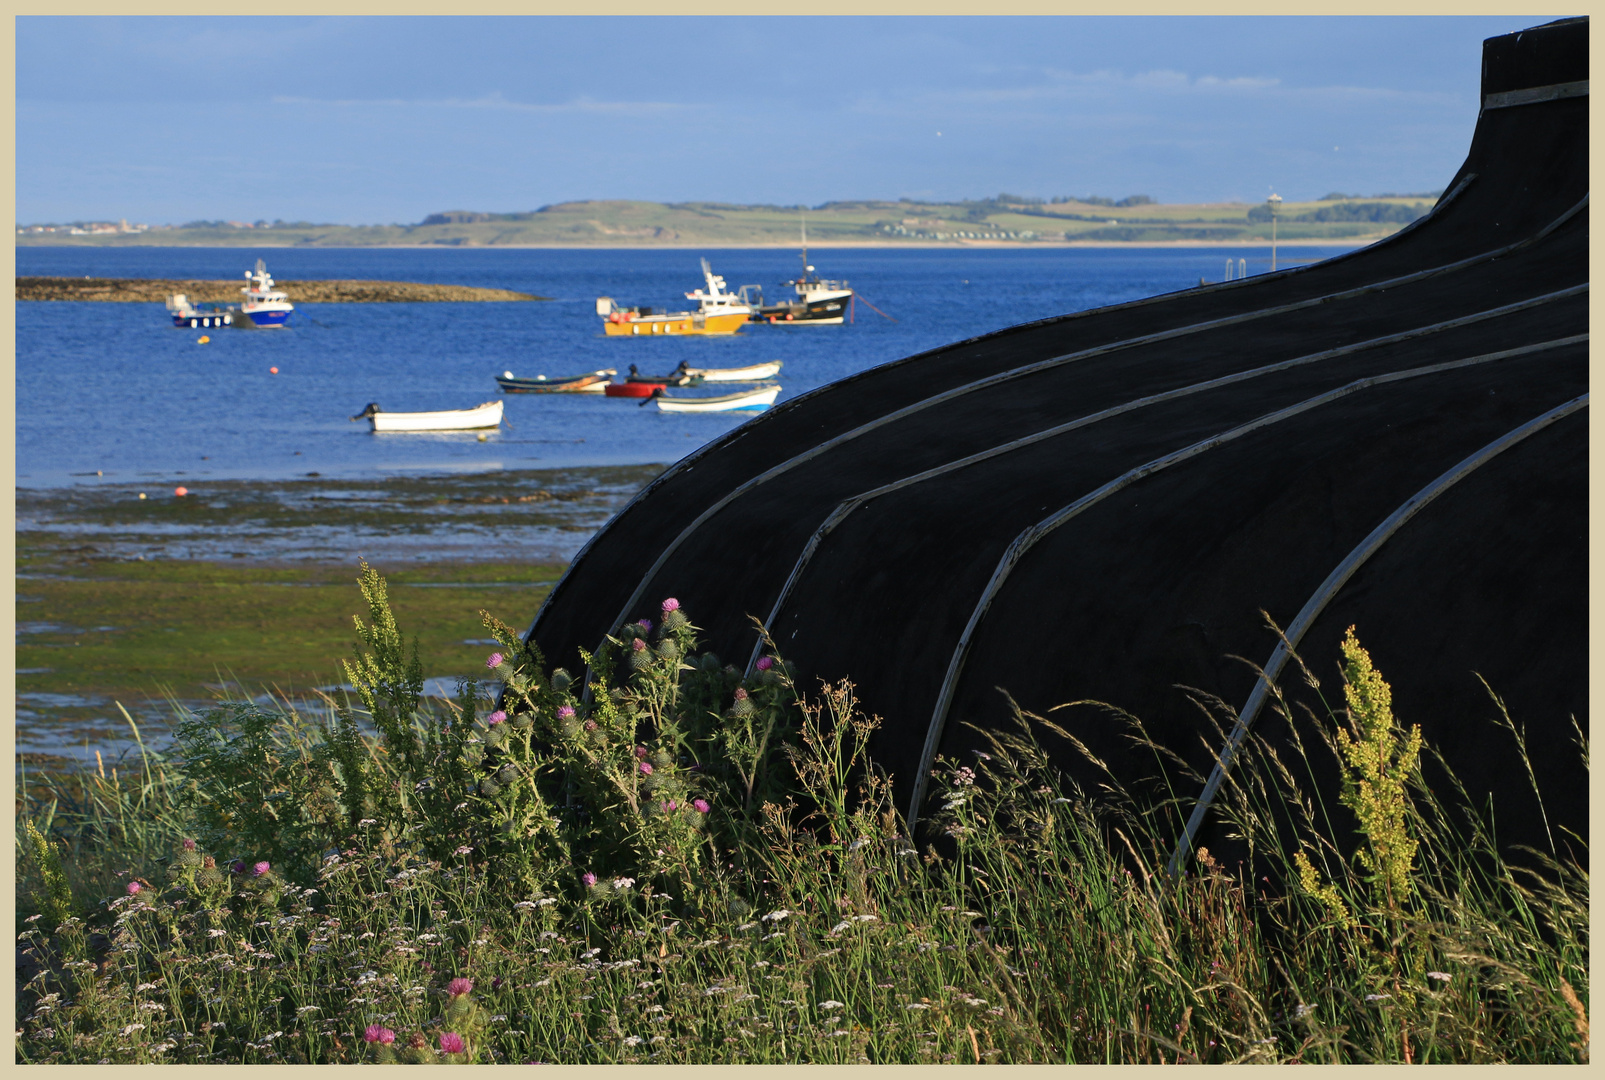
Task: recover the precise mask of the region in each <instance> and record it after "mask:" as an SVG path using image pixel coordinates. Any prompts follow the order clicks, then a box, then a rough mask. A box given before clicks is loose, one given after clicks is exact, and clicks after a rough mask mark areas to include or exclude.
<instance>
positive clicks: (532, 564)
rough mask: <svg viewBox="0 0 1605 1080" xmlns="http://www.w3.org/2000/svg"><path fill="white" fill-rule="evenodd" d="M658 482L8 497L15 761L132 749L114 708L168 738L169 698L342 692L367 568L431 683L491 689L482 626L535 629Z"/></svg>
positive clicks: (63, 492)
mask: <svg viewBox="0 0 1605 1080" xmlns="http://www.w3.org/2000/svg"><path fill="white" fill-rule="evenodd" d="M660 471H661V466H657V465H651V466H618V467H598V468H580V469H550V470H527V471H521V472H491V473H480V474H471V475H466V476H463V475H453V476H425V477H382V478H363V479H334V478H321V477H307V478H302V479H299V480H295V481H288V482H269V481H246V480H219V481H206V480H191V481H190V482H189V483H190V484H191V485H193V494H189V495H186V496H184V497H182V498H179V497H175V496H174V495H173V494H172V491H171V489H166V488H160V487H155V486H152V485H144V486H141V485H138V484H126V483H99V484H86V485H81V486H76V487H72V488H55V489H33V490H26V489H24V490H19V491H18V492H17V518H18V531H17V555H16V569H17V585H18V588H17V599H16V617H17V637H16V668H17V728H16V732H17V740H18V747H17V749H18V751H19V752H20V753H21V755H23V756H25V757H32V756H36V755H47V756H52V757H59V756H63V755H64V754H65V753H66V751H68V750H70V749H71V748H72V747H81V746H82V745H83V744H84V743H85V742H86V741H87V742H88V743H89V745H90V748H91V749H94V748H95V747H97V746H105V747H111V746H114V745H118V744H121V745H125V746H126V745H127V743H128V736H129V730H128V725H127V722H126V721H125V720H124V719H123V718H122V716H121V713H120V712H119V711H118V709H117V705H118V704H119V703H120V704H122V705H123V706H125V707H127V708H128V709H129V711H130V712H131V713H132V714H133V715H134V716H135V718H136V719H137V720H139V721H140V723H141V726H142V727H144V726H145V725H147V724H148V725H150V726H151V727H152V728H154V729H156V734H157V737H158V738H159V732H160V728H161V727H162V725H163V722H164V720H165V719H166V718H167V717H168V716H170V715H171V712H172V707H171V705H170V704H169V703H168V701H167V700H164V699H173V700H177V701H181V702H184V703H186V704H187V705H190V706H191V707H194V706H196V705H203V704H204V703H206V702H208V701H213V700H217V699H218V698H219V697H221V696H223V695H225V694H227V695H229V696H232V697H234V698H240V697H252V696H256V695H259V694H261V693H262V692H264V691H272V690H274V689H275V688H276V689H277V690H279V691H282V692H284V693H287V694H289V695H291V696H292V697H309V696H312V695H313V693H314V691H315V690H316V688H318V687H331V686H335V685H338V684H340V683H343V682H344V677H343V675H342V674H341V669H340V659H341V658H342V657H349V656H351V655H352V648H353V643H354V637H353V634H352V622H351V619H352V616H353V615H354V614H358V613H361V612H363V611H364V606H363V602H362V597H361V594H360V593H359V592H358V590H357V585H356V580H357V575H358V563H359V558H364V557H365V558H366V559H367V561H369V562H370V563H371V564H372V565H373V566H374V567H375V568H376V569H378V570H379V572H380V573H381V574H383V575H384V576H385V577H386V578H387V579H388V580H389V582H390V585H391V600H392V604H393V605H394V607H395V610H396V613H397V615H398V617H400V618H401V619H402V620H403V625H405V626H407V627H409V628H412V629H413V630H414V631H415V632H416V634H417V639H418V647H419V656H420V658H421V659H422V661H423V664H424V672H425V674H426V675H428V676H430V677H432V678H437V679H442V680H446V682H447V683H448V684H450V683H452V682H454V681H455V679H457V678H459V677H465V676H480V677H483V676H485V675H486V672H485V669H484V666H483V661H484V657H485V653H486V645H485V644H484V642H485V640H486V639H487V638H488V637H489V634H488V632H487V631H486V630H485V628H484V626H483V624H482V623H481V620H480V617H479V614H478V613H479V611H480V610H481V609H484V610H486V611H489V612H490V613H491V614H493V615H495V616H496V617H497V618H499V619H501V620H502V621H503V622H506V623H507V624H509V625H511V626H513V627H514V628H516V629H519V630H522V629H523V628H524V627H526V626H528V625H529V623H530V620H531V619H532V618H533V617H534V615H535V612H536V611H537V610H538V609H539V607H540V604H541V602H542V601H543V600H544V599H545V597H546V594H547V592H548V591H549V590H550V588H551V585H552V583H553V582H555V581H556V580H557V578H558V577H560V576H561V574H562V572H563V569H564V566H565V565H566V563H567V561H568V560H569V559H570V558H571V557H572V556H573V553H574V551H575V550H577V549H578V547H579V546H580V545H581V544H582V543H583V542H584V541H585V539H586V538H587V537H589V536H590V535H591V534H592V533H593V532H594V531H595V530H596V529H597V528H598V527H599V526H601V525H602V524H603V523H604V522H605V521H606V520H607V519H608V517H610V516H611V515H612V514H613V513H614V512H615V511H616V510H617V509H618V508H619V507H620V506H622V505H623V504H624V502H625V501H627V500H628V498H629V497H630V496H631V495H632V494H633V493H634V492H635V491H636V490H638V489H639V488H640V486H641V485H642V484H644V483H646V482H647V481H648V480H650V479H651V478H652V477H653V476H656V475H657V474H658V473H659V472H660ZM141 491H144V492H145V493H146V495H147V497H146V498H145V499H140V498H139V497H138V496H139V493H140V492H141ZM77 756H81V751H80V754H79V755H77Z"/></svg>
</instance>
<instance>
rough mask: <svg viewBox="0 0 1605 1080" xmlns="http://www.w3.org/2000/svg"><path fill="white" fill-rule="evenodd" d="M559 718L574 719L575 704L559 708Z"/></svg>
mask: <svg viewBox="0 0 1605 1080" xmlns="http://www.w3.org/2000/svg"><path fill="white" fill-rule="evenodd" d="M557 718H558V719H559V720H572V719H574V706H572V705H564V706H561V707H560V708H559V709H558V710H557Z"/></svg>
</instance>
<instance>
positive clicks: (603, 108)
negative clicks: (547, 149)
mask: <svg viewBox="0 0 1605 1080" xmlns="http://www.w3.org/2000/svg"><path fill="white" fill-rule="evenodd" d="M272 101H273V104H275V105H314V106H318V107H321V108H365V107H366V108H408V109H486V110H506V111H510V112H527V113H543V114H550V115H559V114H564V113H641V112H669V111H674V110H681V109H692V108H698V107H699V106H695V105H686V104H682V103H680V102H674V101H593V100H591V99H589V98H577V99H575V100H573V101H565V102H560V103H557V104H546V103H540V102H526V101H511V100H509V99H507V98H506V97H504V96H502V94H501V93H500V92H496V93H492V94H486V95H484V96H482V97H477V98H434V99H422V100H409V99H406V98H313V97H295V96H290V95H278V96H275V97H274V98H273V99H272Z"/></svg>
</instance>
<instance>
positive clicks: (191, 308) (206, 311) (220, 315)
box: [167, 293, 239, 327]
mask: <svg viewBox="0 0 1605 1080" xmlns="http://www.w3.org/2000/svg"><path fill="white" fill-rule="evenodd" d="M167 310H168V311H169V312H171V313H172V315H173V325H174V326H192V327H212V326H233V325H234V320H235V318H236V317H237V316H238V315H239V312H238V311H237V310H235V309H234V308H233V307H225V306H223V305H221V304H211V303H206V304H195V303H191V302H190V298H189V297H187V296H185V295H184V294H183V293H174V294H173V295H172V296H169V297H168V298H167Z"/></svg>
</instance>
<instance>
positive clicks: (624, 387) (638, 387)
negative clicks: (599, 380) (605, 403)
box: [602, 380, 668, 398]
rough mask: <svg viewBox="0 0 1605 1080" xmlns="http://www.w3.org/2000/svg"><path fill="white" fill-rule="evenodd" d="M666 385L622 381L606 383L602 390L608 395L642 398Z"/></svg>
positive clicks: (649, 395) (666, 384)
mask: <svg viewBox="0 0 1605 1080" xmlns="http://www.w3.org/2000/svg"><path fill="white" fill-rule="evenodd" d="M666 386H668V383H661V382H630V381H628V380H626V381H624V382H615V383H608V384H607V385H606V386H605V387H603V389H602V392H603V393H604V394H606V395H607V396H608V397H625V398H644V397H651V396H652V395H653V394H656V393H658V392H660V391H662V390H663V389H664V387H666Z"/></svg>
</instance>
